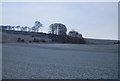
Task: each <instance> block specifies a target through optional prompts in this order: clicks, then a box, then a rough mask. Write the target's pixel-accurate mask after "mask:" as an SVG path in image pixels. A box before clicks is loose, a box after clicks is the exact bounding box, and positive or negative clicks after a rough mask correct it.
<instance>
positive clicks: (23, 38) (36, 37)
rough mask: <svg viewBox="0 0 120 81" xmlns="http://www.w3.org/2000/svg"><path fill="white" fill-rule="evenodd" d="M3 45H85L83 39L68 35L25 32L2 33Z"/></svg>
mask: <svg viewBox="0 0 120 81" xmlns="http://www.w3.org/2000/svg"><path fill="white" fill-rule="evenodd" d="M2 42H3V43H17V42H25V43H70V44H85V43H86V41H85V40H84V38H75V37H70V36H68V35H53V34H47V33H42V32H39V33H38V32H25V31H13V30H3V31H2Z"/></svg>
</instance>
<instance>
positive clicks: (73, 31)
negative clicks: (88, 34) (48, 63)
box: [68, 30, 82, 38]
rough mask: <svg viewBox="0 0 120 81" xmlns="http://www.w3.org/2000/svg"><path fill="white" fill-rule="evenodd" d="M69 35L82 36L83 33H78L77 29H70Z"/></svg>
mask: <svg viewBox="0 0 120 81" xmlns="http://www.w3.org/2000/svg"><path fill="white" fill-rule="evenodd" d="M68 35H69V36H71V37H78V38H82V34H80V33H78V32H77V31H75V30H72V31H69V33H68Z"/></svg>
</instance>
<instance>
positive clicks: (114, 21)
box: [0, 2, 118, 39]
mask: <svg viewBox="0 0 120 81" xmlns="http://www.w3.org/2000/svg"><path fill="white" fill-rule="evenodd" d="M35 21H40V22H41V23H42V24H43V27H42V28H41V29H40V31H42V32H48V30H49V25H50V24H52V23H63V24H64V25H65V26H66V27H67V29H68V30H67V33H68V32H69V31H70V30H76V31H78V32H79V33H81V34H82V35H83V37H85V38H97V39H118V3H117V2H3V3H2V23H0V24H1V25H15V26H16V25H20V26H29V27H32V26H33V25H34V22H35Z"/></svg>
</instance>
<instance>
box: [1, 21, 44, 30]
mask: <svg viewBox="0 0 120 81" xmlns="http://www.w3.org/2000/svg"><path fill="white" fill-rule="evenodd" d="M41 27H43V24H42V23H41V22H39V21H35V23H34V26H33V27H28V26H10V25H7V26H3V25H2V26H0V29H2V30H14V31H28V32H38V31H39V30H40V28H41Z"/></svg>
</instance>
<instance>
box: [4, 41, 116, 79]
mask: <svg viewBox="0 0 120 81" xmlns="http://www.w3.org/2000/svg"><path fill="white" fill-rule="evenodd" d="M2 59H3V60H2V64H3V66H2V68H3V70H2V71H3V72H2V78H3V79H87V78H88V79H101V78H103V79H117V76H118V67H117V66H118V63H117V62H118V53H117V45H87V44H86V45H82V44H22V43H21V44H3V53H2Z"/></svg>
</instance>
